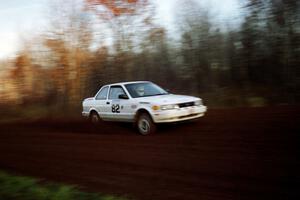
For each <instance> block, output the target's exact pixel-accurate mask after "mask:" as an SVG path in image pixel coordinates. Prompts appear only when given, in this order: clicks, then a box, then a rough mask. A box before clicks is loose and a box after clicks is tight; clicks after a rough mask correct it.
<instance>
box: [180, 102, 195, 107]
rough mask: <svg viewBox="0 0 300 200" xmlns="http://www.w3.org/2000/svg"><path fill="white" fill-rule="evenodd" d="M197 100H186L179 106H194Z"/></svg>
mask: <svg viewBox="0 0 300 200" xmlns="http://www.w3.org/2000/svg"><path fill="white" fill-rule="evenodd" d="M194 105H195V102H193V101H192V102H186V103H180V104H178V106H179V108H185V107H190V106H194Z"/></svg>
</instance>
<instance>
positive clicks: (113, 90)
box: [108, 86, 126, 99]
mask: <svg viewBox="0 0 300 200" xmlns="http://www.w3.org/2000/svg"><path fill="white" fill-rule="evenodd" d="M120 94H125V95H126V93H125V92H124V90H123V88H122V87H121V86H111V87H110V91H109V96H108V99H119V95H120Z"/></svg>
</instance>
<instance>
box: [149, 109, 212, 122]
mask: <svg viewBox="0 0 300 200" xmlns="http://www.w3.org/2000/svg"><path fill="white" fill-rule="evenodd" d="M206 111H207V107H206V106H191V107H185V108H178V109H173V110H165V111H159V112H156V113H153V115H152V118H153V121H154V122H155V123H167V122H179V121H185V120H191V119H196V118H199V117H202V116H204V114H205V112H206Z"/></svg>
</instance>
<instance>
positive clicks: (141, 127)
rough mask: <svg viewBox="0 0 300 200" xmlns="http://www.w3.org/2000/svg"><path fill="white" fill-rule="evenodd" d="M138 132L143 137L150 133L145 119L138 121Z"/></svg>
mask: <svg viewBox="0 0 300 200" xmlns="http://www.w3.org/2000/svg"><path fill="white" fill-rule="evenodd" d="M139 130H140V132H141V133H142V134H143V135H145V134H148V133H149V131H150V124H149V122H148V121H147V120H146V119H141V120H139Z"/></svg>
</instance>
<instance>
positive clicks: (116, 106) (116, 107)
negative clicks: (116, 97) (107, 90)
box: [111, 104, 120, 113]
mask: <svg viewBox="0 0 300 200" xmlns="http://www.w3.org/2000/svg"><path fill="white" fill-rule="evenodd" d="M111 112H113V113H120V105H119V104H113V105H112V106H111Z"/></svg>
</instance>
